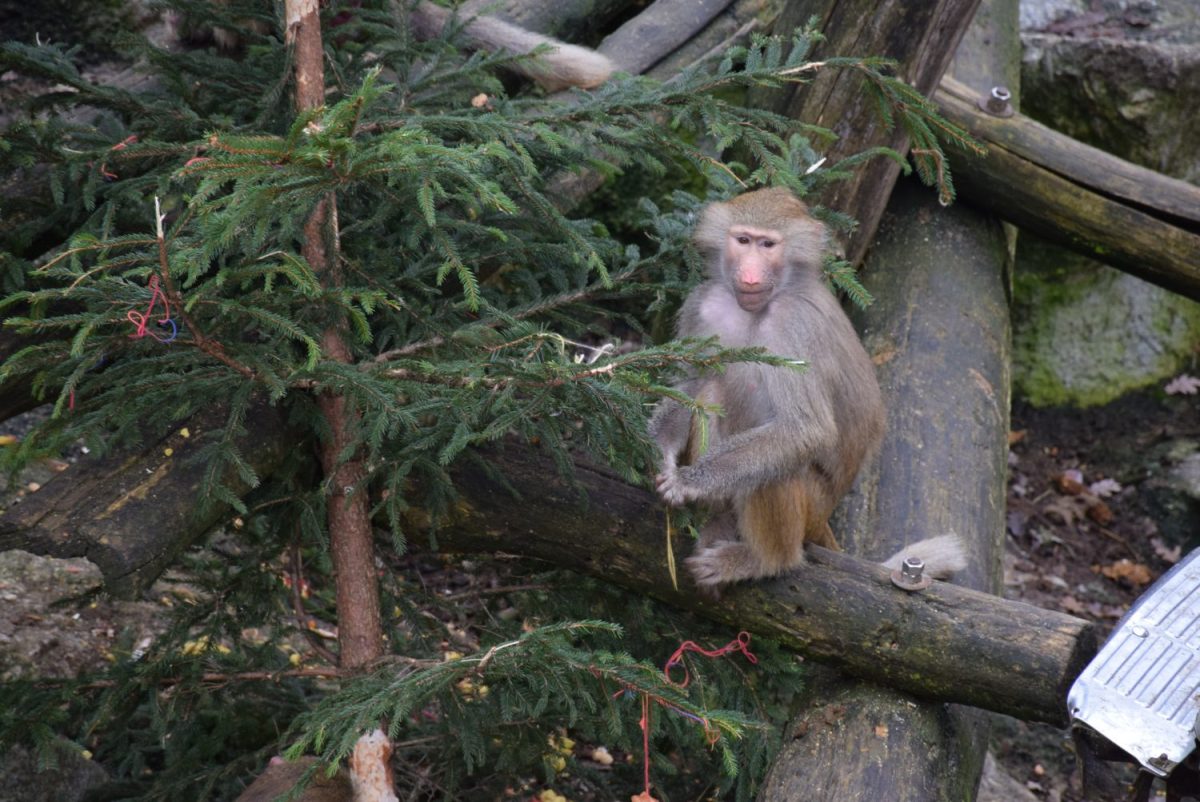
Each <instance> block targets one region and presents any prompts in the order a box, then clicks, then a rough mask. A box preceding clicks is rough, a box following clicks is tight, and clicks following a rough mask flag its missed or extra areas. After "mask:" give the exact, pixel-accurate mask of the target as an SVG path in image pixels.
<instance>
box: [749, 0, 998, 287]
mask: <svg viewBox="0 0 1200 802" xmlns="http://www.w3.org/2000/svg"><path fill="white" fill-rule="evenodd" d="M978 5H979V0H931V1H930V2H923V3H913V2H908V1H907V0H791V2H789V3H788V4H787V5H786V7H785V8H784V11H783V13H782V14H781V15H780V16H779V19H778V20H777V21H776V23H775V26H774V29H775V31H777V32H780V33H788V32H790V31H791V30H793V29H794V28H796V27H797V26H799V25H802V24H804V23H806V22H807V21H808V20H809V19H810V18H813V17H816V18H817V20H818V27H819V29H820V30H821V31H822V33H823V34H824V35H825V37H826V40H825V42H824V43H822V44H820V45H818V46H817V47H816V48H815V50H814V52H813V55H812V58H814V59H818V60H819V59H820V58H821V57H822V55H830V54H836V55H838V56H883V57H887V58H892V59H895V60H896V62H897V69H896V74H897V75H898V77H900V78H903V79H904V80H905V81H907V82H908V83H910V84H912V85H913V86H914V87H916V88H917V89H918V90H919V91H920V92H921V93H922V94H929V93H930V92H932V91H933V90H934V88H935V87H936V86H937V84H938V80H939V79H940V78H941V77H942V73H943V72H944V71H945V69H946V67H947V65H948V64H949V63H950V59H951V57H952V56H953V55H954V48H955V47H956V46H957V45H958V42H959V39H961V38H962V35H963V32H964V31H965V30H966V28H967V25H968V24H969V23H970V21H971V18H972V16H973V15H974V14H975V9H976V8H977V7H978ZM751 98H752V100H751V102H752V103H755V104H758V105H766V106H768V107H770V108H773V109H775V110H776V111H779V112H781V113H784V114H787V115H788V116H790V117H793V118H795V119H797V120H801V121H803V122H805V123H810V124H813V125H820V126H824V127H826V128H829V129H831V130H832V131H833V132H834V133H835V134H837V135H838V137H839V139H838V141H837V142H835V143H833V145H831V146H830V147H829V148H828V150H827V151H826V152H825V153H824V155H825V156H826V157H828V158H829V160H830V161H831V162H836V161H837V160H838V159H841V158H844V157H846V156H850V155H852V154H855V153H858V152H860V151H863V150H866V149H868V148H872V147H878V146H886V147H890V148H893V149H895V150H897V151H898V152H900V153H905V152H906V151H907V150H908V138H907V136H906V135H905V134H904V132H903V131H902V130H900V129H898V128H894V129H892V130H887V129H886V128H885V127H884V125H883V123H882V122H881V121H880V119H879V114H878V111H877V110H876V109H875V106H874V103H873V101H871V100H870V99H869V98H868V97H867V96H866V95H865V94H863V91H862V78H861V76H859V75H858V74H856V73H855V72H853V71H851V70H833V69H831V70H822V71H821V72H819V73H818V74H817V77H816V79H815V80H814V81H813V82H812V83H810V84H807V85H804V86H797V87H793V88H791V89H788V90H783V91H780V90H765V91H764V92H763V93H752V96H751ZM899 175H900V166H899V165H898V164H896V163H895V162H894V161H892V160H891V159H873V160H871V161H870V162H868V163H867V164H865V165H862V166H861V167H858V168H856V170H855V175H854V177H853V178H851V179H849V180H847V181H843V182H839V183H838V184H836V185H834V186H832V187H830V188H829V189H828V190H826V191H825V192H823V193H822V194H821V195H820V196H819V197H818V198H815V200H817V201H818V202H820V203H822V204H824V205H825V206H828V207H830V208H832V209H836V210H837V211H839V212H844V213H846V214H848V215H850V216H851V217H854V218H855V219H856V220H858V228H857V229H856V230H855V231H854V232H853V234H852V235H851V236H850V237H849V239H848V241H847V242H846V258H847V259H849V260H850V261H851V262H852V263H854V264H857V263H858V262H860V261H861V259H862V257H863V255H864V254H865V253H866V250H867V246H868V245H869V244H870V243H871V241H872V240H873V239H874V236H875V229H876V228H877V227H878V225H879V220H880V218H881V217H882V216H883V210H884V207H885V206H886V205H887V199H888V196H889V194H890V193H891V190H892V187H893V186H894V185H895V183H896V179H897V178H898V177H899Z"/></svg>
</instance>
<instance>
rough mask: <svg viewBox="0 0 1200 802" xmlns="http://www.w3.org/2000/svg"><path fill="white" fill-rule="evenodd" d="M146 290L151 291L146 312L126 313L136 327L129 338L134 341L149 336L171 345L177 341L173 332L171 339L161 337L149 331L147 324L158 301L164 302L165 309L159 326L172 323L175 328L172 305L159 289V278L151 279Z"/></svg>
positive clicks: (133, 310) (134, 310) (134, 311)
mask: <svg viewBox="0 0 1200 802" xmlns="http://www.w3.org/2000/svg"><path fill="white" fill-rule="evenodd" d="M146 289H148V290H150V303H149V305H148V306H147V307H146V311H145V312H139V311H137V310H136V309H130V310H129V311H128V312H126V313H125V317H126V318H128V319H129V322H130V323H132V324H133V325H134V326H136V328H135V329H134V332H133V334H130V335H129V336H130V337H131V338H132V339H135V340H139V339H141V338H142V337H145V336H146V335H147V334H149V335H150V336H151V337H153V338H154V339H156V340H158V341H159V342H160V343H169V342H171V340H174V339H175V333H174V332H172V333H171V336H169V337H159V336H158V335H157V334H155V333H154V332H153V331H149V330H147V328H146V326H147V324H148V323H149V322H150V318H151V316H152V315H153V313H154V304H155V303H156V302H158V301H162V307H163V312H162V317H160V318H159V319H158V323H159V325H165V324H167V323H170V324H171V328H172V329H174V327H175V326H174V323H175V321H173V320H171V304H170V303H169V302H168V301H167V296H165V295H163V293H162V290H160V289H159V288H158V276H151V277H150V281H148V282H147V283H146Z"/></svg>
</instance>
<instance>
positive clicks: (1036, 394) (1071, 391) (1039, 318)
mask: <svg viewBox="0 0 1200 802" xmlns="http://www.w3.org/2000/svg"><path fill="white" fill-rule="evenodd" d="M1017 265H1018V267H1017V274H1016V279H1015V311H1014V319H1013V387H1014V390H1015V391H1016V392H1017V393H1018V394H1019V395H1021V396H1022V397H1024V398H1025V399H1027V400H1028V401H1029V402H1030V403H1032V404H1035V405H1037V406H1050V405H1059V404H1073V405H1076V406H1091V405H1095V404H1104V403H1107V402H1109V401H1112V400H1113V399H1115V398H1117V397H1119V396H1120V395H1122V394H1123V393H1125V392H1128V391H1130V390H1134V389H1137V388H1140V387H1145V386H1147V385H1152V384H1156V383H1158V382H1162V381H1164V380H1165V379H1168V378H1170V377H1171V376H1173V375H1175V374H1176V373H1179V372H1181V371H1183V370H1185V369H1187V368H1188V367H1190V364H1191V360H1192V359H1194V358H1195V355H1196V348H1197V346H1198V345H1200V304H1197V303H1196V302H1194V301H1190V300H1188V299H1186V298H1183V297H1182V296H1179V295H1175V294H1173V293H1171V292H1168V291H1167V290H1163V289H1160V288H1158V287H1155V286H1153V285H1151V284H1147V283H1146V282H1144V281H1141V280H1139V279H1137V278H1134V277H1133V276H1129V275H1125V274H1123V273H1120V272H1118V271H1116V270H1113V269H1111V268H1108V267H1105V266H1103V265H1101V264H1099V263H1096V262H1093V261H1091V260H1089V259H1086V258H1084V257H1082V256H1078V255H1076V254H1074V253H1071V252H1069V251H1065V250H1062V249H1061V248H1057V247H1054V246H1052V245H1049V244H1047V243H1044V242H1042V241H1040V240H1037V239H1035V238H1033V237H1031V236H1027V235H1024V234H1023V235H1022V236H1021V239H1020V245H1019V246H1018V249H1017Z"/></svg>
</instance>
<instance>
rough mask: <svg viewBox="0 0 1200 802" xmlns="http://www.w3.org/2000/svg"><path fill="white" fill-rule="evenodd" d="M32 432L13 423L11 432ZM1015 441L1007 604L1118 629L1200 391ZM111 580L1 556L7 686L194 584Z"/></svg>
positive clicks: (1151, 557)
mask: <svg viewBox="0 0 1200 802" xmlns="http://www.w3.org/2000/svg"><path fill="white" fill-rule="evenodd" d="M20 427H21V424H20V423H19V422H15V421H14V422H9V423H8V424H4V425H0V435H2V434H17V435H19V434H20ZM1010 440H1011V453H1010V458H1009V464H1010V476H1009V497H1008V499H1009V504H1008V537H1007V544H1008V547H1007V556H1006V562H1005V588H1004V593H1005V595H1006V596H1007V597H1009V598H1013V599H1020V600H1023V601H1026V602H1029V603H1031V604H1035V605H1037V606H1040V607H1044V608H1048V609H1057V610H1062V611H1064V612H1067V613H1070V614H1071V615H1075V616H1079V617H1082V618H1087V619H1090V620H1093V621H1097V622H1099V623H1100V624H1101V625H1103V626H1104V627H1106V628H1110V627H1111V626H1113V625H1114V624H1115V623H1116V621H1117V619H1118V618H1119V617H1120V616H1121V615H1122V614H1123V613H1124V611H1125V610H1126V609H1127V608H1128V606H1129V605H1130V604H1131V603H1132V602H1133V601H1134V600H1135V599H1136V598H1137V597H1138V595H1139V594H1140V593H1141V592H1142V591H1143V590H1144V589H1145V588H1146V586H1147V585H1148V584H1149V583H1151V582H1152V581H1153V580H1154V579H1155V578H1157V577H1158V576H1159V575H1160V574H1161V573H1162V572H1164V571H1165V570H1167V569H1169V568H1170V566H1171V565H1172V564H1173V563H1174V562H1175V561H1176V560H1178V559H1179V556H1180V554H1185V553H1187V551H1188V550H1189V549H1190V548H1192V547H1193V546H1194V545H1195V541H1197V540H1200V518H1197V517H1196V515H1195V512H1196V510H1195V507H1185V508H1184V509H1179V508H1178V503H1177V502H1173V504H1174V506H1172V503H1166V502H1165V501H1164V495H1163V491H1162V488H1161V482H1160V478H1159V477H1160V474H1161V473H1162V470H1163V468H1164V466H1165V465H1167V464H1169V463H1170V461H1171V459H1173V458H1174V457H1173V455H1177V454H1178V453H1179V451H1180V450H1181V449H1184V450H1186V449H1187V448H1192V449H1193V450H1194V449H1195V448H1196V445H1195V442H1196V441H1197V440H1200V399H1198V398H1197V396H1194V395H1193V396H1164V395H1163V394H1162V393H1161V392H1148V393H1144V394H1140V395H1135V396H1131V397H1127V398H1125V399H1122V400H1121V401H1119V402H1117V403H1115V404H1112V405H1109V406H1107V407H1104V408H1101V409H1096V410H1087V411H1079V410H1037V409H1032V408H1028V407H1025V406H1020V405H1018V406H1017V407H1016V408H1015V409H1014V410H1013V433H1012V436H1011V438H1010ZM1189 444H1190V445H1189ZM66 464H67V462H66V461H64V462H63V463H47V464H44V465H41V466H38V467H37V468H35V469H33V470H32V471H30V472H28V473H27V474H26V475H24V476H22V477H21V479H20V480H19V481H18V482H16V483H13V484H11V485H9V486H8V487H6V488H5V489H4V490H3V493H2V496H0V504H3V505H5V506H7V505H8V504H11V503H14V502H15V503H19V500H20V497H21V496H22V495H26V494H28V493H31V492H36V489H37V488H38V487H39V486H40V485H41V484H44V483H45V482H46V481H48V480H50V479H51V478H52V477H53V476H54V475H55V474H56V473H57V472H59V471H60V470H62V469H63V468H64V467H65V465H66ZM98 582H99V573H98V571H96V569H95V568H94V566H92V565H90V564H89V563H87V562H86V561H84V560H51V559H46V558H41V557H35V556H33V555H30V554H26V553H24V552H20V551H10V552H5V553H0V681H3V680H5V679H9V678H12V677H16V676H29V675H31V674H32V675H38V674H40V675H46V676H68V675H73V674H75V673H77V672H78V671H80V670H85V669H92V668H98V667H101V666H103V665H104V664H105V662H106V661H107V660H109V659H110V655H111V652H112V649H113V648H114V645H115V644H120V645H121V647H122V648H125V649H127V648H130V646H132V647H134V648H136V646H137V644H139V643H141V642H143V641H145V640H146V639H148V638H149V637H151V636H152V635H153V634H154V633H155V632H156V631H158V630H159V629H160V628H161V627H162V625H163V619H164V613H165V611H166V610H167V609H168V608H169V607H170V606H171V605H172V604H174V603H176V602H177V600H178V599H177V597H176V593H177V592H179V591H180V588H182V587H184V586H181V585H179V584H178V583H172V582H170V581H166V582H160V583H159V584H158V585H156V587H155V588H154V590H153V591H152V592H151V593H150V594H148V595H147V597H146V598H144V599H143V600H140V601H135V602H119V601H114V600H111V599H108V598H106V597H104V596H103V595H101V594H97V593H95V589H96V587H97V585H98ZM993 752H994V753H995V755H996V758H997V762H998V764H999V765H1000V766H1001V767H1002V769H1003V771H1004V773H1005V774H1006V775H1008V776H1007V777H1002V778H1001V779H1004V780H1009V779H1010V778H1011V781H1012V782H1010V784H1009V785H1007V786H1004V787H1005V788H1006V789H1007V790H1003V791H1000V792H996V793H998V794H999V795H995V794H994V795H993V796H994V799H996V800H999V799H1004V800H1011V802H1020V801H1019V799H1018V797H1017V794H1021V795H1024V797H1025V799H1037V800H1050V801H1051V802H1079V800H1081V799H1082V796H1081V791H1080V779H1079V775H1078V772H1077V771H1076V770H1075V759H1074V753H1073V750H1072V747H1071V743H1070V740H1069V738H1068V737H1067V735H1066V733H1065V732H1064V731H1062V730H1059V729H1057V728H1053V727H1049V726H1045V725H1029V724H1025V723H1023V722H1019V721H1016V720H1012V719H1003V718H1000V717H997V720H996V723H995V727H994V734H993ZM1126 776H1128V775H1126ZM5 798H6V797H5V795H4V794H3V793H0V800H3V799H5ZM17 798H20V797H17ZM14 799H16V798H14Z"/></svg>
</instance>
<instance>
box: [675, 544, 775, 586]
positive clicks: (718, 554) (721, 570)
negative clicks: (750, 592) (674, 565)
mask: <svg viewBox="0 0 1200 802" xmlns="http://www.w3.org/2000/svg"><path fill="white" fill-rule="evenodd" d="M684 562H686V563H687V567H688V570H689V571H691V572H692V578H693V579H694V580H696V584H697V585H699V586H700V589H701V590H704V591H707V592H714V591H715V590H716V589H717V588H718V587H720V586H721V585H727V584H729V583H730V582H740V581H742V580H743V579H753V578H755V577H759V576H763V575H765V574H766V573H767V572H766V571H764V570H763V566H762V561H761V560H759V558H758V555H756V554H755V553H754V551H753V550H752V549H751V548H750V547H749V546H747V545H746V544H745V543H740V542H738V543H735V542H730V541H725V542H722V543H717V544H716V545H714V546H710V547H708V548H700V549H697V550H696V553H695V554H693V555H692V556H691V557H688V558H687V560H685V561H684Z"/></svg>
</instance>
